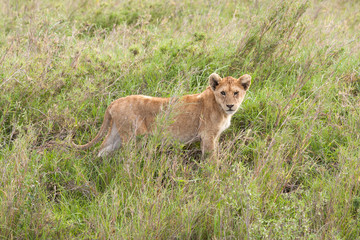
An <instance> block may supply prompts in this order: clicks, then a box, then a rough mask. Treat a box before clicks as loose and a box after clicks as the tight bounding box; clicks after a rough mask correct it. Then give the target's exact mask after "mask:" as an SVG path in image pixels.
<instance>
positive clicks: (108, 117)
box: [71, 109, 112, 149]
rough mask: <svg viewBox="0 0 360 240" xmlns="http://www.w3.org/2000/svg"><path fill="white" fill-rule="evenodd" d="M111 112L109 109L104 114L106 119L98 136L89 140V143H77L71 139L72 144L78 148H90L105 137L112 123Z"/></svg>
mask: <svg viewBox="0 0 360 240" xmlns="http://www.w3.org/2000/svg"><path fill="white" fill-rule="evenodd" d="M111 119H112V117H111V114H110V112H109V110H108V109H107V110H106V112H105V116H104V121H103V123H102V125H101V128H100V131H99V132H98V134H97V135H96V137H95V138H94V139H93V140H91V141H90V142H88V143H87V144H84V145H77V144H75V143H74V142H73V141H71V145H72V146H73V147H75V148H77V149H88V148H90V147H91V146H93V145H94V144H96V143H97V142H99V141H100V139H101V138H103V137H104V136H105V134H106V133H107V130H108V129H109V127H110V125H111V124H110V123H111Z"/></svg>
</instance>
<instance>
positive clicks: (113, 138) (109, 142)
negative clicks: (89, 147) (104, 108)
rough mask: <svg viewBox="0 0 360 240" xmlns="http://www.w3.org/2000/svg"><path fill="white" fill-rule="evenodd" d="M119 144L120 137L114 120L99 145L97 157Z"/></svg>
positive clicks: (114, 148) (116, 147) (112, 149)
mask: <svg viewBox="0 0 360 240" xmlns="http://www.w3.org/2000/svg"><path fill="white" fill-rule="evenodd" d="M120 146H121V137H120V134H119V132H118V129H117V127H116V124H115V122H114V121H112V123H111V128H110V129H109V132H108V134H107V135H106V137H105V139H104V141H103V143H102V144H101V146H100V151H99V154H98V157H104V156H106V155H108V154H109V153H111V152H113V151H114V150H116V149H118V148H119V147H120Z"/></svg>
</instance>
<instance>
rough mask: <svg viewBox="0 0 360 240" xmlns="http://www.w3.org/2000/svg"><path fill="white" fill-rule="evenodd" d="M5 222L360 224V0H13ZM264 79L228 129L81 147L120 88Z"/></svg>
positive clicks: (3, 116) (116, 228)
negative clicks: (71, 142)
mask: <svg viewBox="0 0 360 240" xmlns="http://www.w3.org/2000/svg"><path fill="white" fill-rule="evenodd" d="M0 3H1V4H0V26H1V27H0V212H1V214H0V237H1V238H4V239H54V238H55V239H58V238H59V239H79V238H84V239H109V238H110V239H144V238H146V239H222V238H224V239H356V238H358V236H359V234H360V225H359V220H360V188H359V184H360V163H359V159H360V152H359V150H358V149H359V148H360V132H359V129H360V121H359V119H360V109H359V106H360V98H359V96H360V73H359V69H360V68H359V67H360V61H359V59H360V51H359V49H360V46H359V41H358V39H359V37H360V36H359V32H360V28H359V26H360V24H359V23H360V22H359V21H360V17H359V16H360V12H359V11H360V4H359V3H358V2H356V1H341V0H329V1H315V0H314V1H280V0H278V1H275V2H274V1H268V0H261V1H255V2H252V1H242V2H239V3H238V2H236V1H224V2H219V1H210V2H209V1H202V0H198V1H195V2H193V1H112V0H109V1H102V0H97V1H93V0H87V1H86V0H77V1H62V2H58V1H53V0H49V1H43V0H34V1H23V0H16V1H4V0H2V1H0ZM213 72H217V73H219V74H220V75H221V76H228V75H231V76H234V77H238V76H240V75H242V74H244V73H248V74H250V75H252V77H253V83H252V86H251V88H250V91H249V93H248V95H247V96H246V100H245V101H244V103H243V104H242V108H241V110H239V112H238V113H237V114H236V115H235V116H234V117H233V120H232V125H231V127H230V129H228V130H227V131H226V132H224V133H223V135H222V137H221V139H220V156H219V158H220V161H221V168H220V169H219V168H216V167H214V166H213V165H212V164H210V163H209V162H207V161H206V160H205V161H200V160H199V145H198V144H194V145H192V146H182V145H178V144H175V145H170V144H169V143H167V142H166V140H163V139H162V137H161V131H159V133H158V134H155V135H154V136H144V137H141V138H138V139H137V140H136V141H133V142H131V143H129V145H127V146H124V147H123V148H122V149H121V150H120V151H118V152H116V153H115V154H114V155H113V156H111V157H108V158H105V159H99V158H97V157H96V150H97V147H95V148H93V149H91V150H90V151H76V150H74V149H71V148H67V147H64V146H63V145H62V142H64V141H68V139H69V138H72V137H74V138H75V141H76V142H81V143H85V142H87V141H89V140H90V139H92V138H93V137H94V136H95V134H96V133H97V131H98V129H99V127H100V125H101V123H102V118H103V114H104V112H105V109H106V107H107V106H108V105H109V103H110V102H111V101H113V100H115V99H117V98H119V97H123V96H126V95H129V94H145V95H151V96H162V97H169V96H180V95H183V94H190V93H198V92H201V91H203V90H204V89H205V88H206V86H207V81H208V80H207V79H208V76H209V75H210V74H211V73H213Z"/></svg>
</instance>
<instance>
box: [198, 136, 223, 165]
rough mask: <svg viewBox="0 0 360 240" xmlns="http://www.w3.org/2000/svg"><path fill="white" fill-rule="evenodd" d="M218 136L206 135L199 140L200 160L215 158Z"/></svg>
mask: <svg viewBox="0 0 360 240" xmlns="http://www.w3.org/2000/svg"><path fill="white" fill-rule="evenodd" d="M218 140H219V138H218V136H215V135H210V134H206V135H204V136H203V137H202V138H201V152H202V158H210V159H216V158H217V155H218V153H217V149H218Z"/></svg>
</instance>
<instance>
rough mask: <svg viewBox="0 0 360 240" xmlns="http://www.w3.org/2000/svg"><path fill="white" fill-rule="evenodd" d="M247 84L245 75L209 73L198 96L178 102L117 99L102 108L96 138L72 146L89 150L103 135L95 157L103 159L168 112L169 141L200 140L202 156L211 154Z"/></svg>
mask: <svg viewBox="0 0 360 240" xmlns="http://www.w3.org/2000/svg"><path fill="white" fill-rule="evenodd" d="M250 83H251V77H250V75H248V74H245V75H243V76H241V77H240V78H238V79H235V78H233V77H225V78H221V77H220V76H219V75H218V74H216V73H213V74H211V75H210V77H209V85H210V86H209V87H207V89H206V90H205V91H204V92H202V93H199V94H193V95H186V96H183V97H180V98H179V99H174V98H159V97H148V96H143V95H131V96H127V97H123V98H119V99H117V100H115V101H113V102H112V103H111V104H110V106H109V107H108V108H107V109H106V112H105V117H104V122H103V124H102V126H101V128H100V131H99V133H98V134H97V135H96V137H95V138H94V139H93V140H91V141H90V142H89V143H87V144H85V145H76V144H75V143H73V145H74V146H75V147H76V148H79V149H86V148H89V147H91V146H93V145H94V144H95V143H97V142H98V141H99V140H100V139H101V138H102V137H103V136H104V135H105V134H106V133H107V135H106V138H105V140H104V141H103V143H102V144H101V146H100V152H99V154H98V156H99V157H103V156H105V155H107V154H108V153H110V152H112V151H114V150H115V149H117V148H119V147H120V145H121V143H124V142H125V143H126V142H127V141H129V139H130V138H131V137H133V136H136V135H142V134H148V133H151V132H152V131H153V130H154V128H156V118H157V116H159V114H165V112H166V111H167V112H169V111H170V112H171V113H172V116H173V118H172V120H171V121H170V122H169V125H168V126H167V127H166V130H165V132H166V134H168V136H169V137H170V138H173V139H175V140H178V141H180V142H182V143H191V142H193V141H199V140H200V141H201V150H202V155H203V156H204V154H205V153H210V154H214V153H216V148H217V143H218V139H219V136H220V134H221V133H222V132H223V131H224V130H225V129H227V128H228V127H229V126H230V120H231V117H232V115H233V114H234V113H235V112H236V111H237V110H238V108H239V106H240V104H241V102H242V101H243V100H244V97H245V94H246V91H247V90H248V89H249V87H250Z"/></svg>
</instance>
